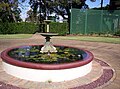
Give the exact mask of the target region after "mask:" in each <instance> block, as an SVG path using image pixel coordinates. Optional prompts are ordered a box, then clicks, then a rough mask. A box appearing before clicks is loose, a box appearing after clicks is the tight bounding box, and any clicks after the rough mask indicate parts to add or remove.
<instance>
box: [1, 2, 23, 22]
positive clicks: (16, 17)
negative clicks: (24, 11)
mask: <svg viewBox="0 0 120 89" xmlns="http://www.w3.org/2000/svg"><path fill="white" fill-rule="evenodd" d="M20 12H21V11H20V9H19V8H18V0H1V1H0V22H17V21H21V19H20Z"/></svg>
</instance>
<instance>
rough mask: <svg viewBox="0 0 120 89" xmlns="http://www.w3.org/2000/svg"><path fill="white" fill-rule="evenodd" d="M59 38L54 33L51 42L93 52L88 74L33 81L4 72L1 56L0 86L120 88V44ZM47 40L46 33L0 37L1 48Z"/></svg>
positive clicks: (11, 88)
mask: <svg viewBox="0 0 120 89" xmlns="http://www.w3.org/2000/svg"><path fill="white" fill-rule="evenodd" d="M57 38H59V37H57ZM57 38H56V37H53V39H52V42H53V43H54V44H56V45H68V46H75V47H80V48H84V49H86V50H89V51H91V52H92V53H93V54H94V56H95V59H94V61H93V69H92V71H91V72H90V73H89V74H88V75H86V76H84V77H81V78H77V79H74V80H71V81H64V82H58V83H53V82H52V83H49V82H45V83H43V82H32V81H27V80H23V79H19V78H16V77H13V76H11V75H8V74H7V73H5V71H4V70H3V69H2V60H1V59H0V89H22V88H27V89H68V88H71V89H93V88H97V89H120V84H119V82H120V44H110V43H97V42H84V41H75V40H61V39H57ZM44 41H45V40H44V37H41V36H39V35H38V34H35V35H33V36H32V37H31V38H29V39H0V52H2V51H3V50H5V49H6V48H10V47H14V46H20V45H28V44H29V45H30V44H43V43H44Z"/></svg>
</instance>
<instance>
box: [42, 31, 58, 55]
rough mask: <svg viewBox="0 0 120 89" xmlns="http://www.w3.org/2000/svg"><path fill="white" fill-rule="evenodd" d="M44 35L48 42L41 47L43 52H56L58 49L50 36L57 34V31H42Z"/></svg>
mask: <svg viewBox="0 0 120 89" xmlns="http://www.w3.org/2000/svg"><path fill="white" fill-rule="evenodd" d="M41 35H42V36H44V37H46V38H45V39H46V42H45V44H44V46H43V47H42V48H41V51H40V52H41V53H49V52H50V53H56V52H57V50H56V48H55V47H54V46H53V44H52V42H50V39H51V38H50V37H52V36H57V35H58V34H55V33H41Z"/></svg>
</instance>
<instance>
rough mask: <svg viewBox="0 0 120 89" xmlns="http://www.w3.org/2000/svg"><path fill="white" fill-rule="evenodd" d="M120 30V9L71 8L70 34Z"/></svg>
mask: <svg viewBox="0 0 120 89" xmlns="http://www.w3.org/2000/svg"><path fill="white" fill-rule="evenodd" d="M118 30H120V10H115V11H113V12H110V11H108V10H80V9H72V10H71V25H70V33H71V34H92V33H98V34H99V33H105V34H106V33H107V34H108V33H110V34H113V33H115V32H117V31H118Z"/></svg>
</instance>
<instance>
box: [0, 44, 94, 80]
mask: <svg viewBox="0 0 120 89" xmlns="http://www.w3.org/2000/svg"><path fill="white" fill-rule="evenodd" d="M40 46H41V45H40ZM21 47H25V46H20V47H14V48H9V49H6V50H5V51H3V52H2V53H1V58H2V63H3V68H4V70H5V71H6V72H7V73H8V74H10V75H13V76H15V77H18V78H21V79H25V80H30V81H38V82H46V81H52V82H61V81H67V80H72V79H75V78H78V77H82V76H85V75H86V74H88V73H89V72H90V71H91V69H92V60H93V54H92V53H91V52H89V51H87V50H83V49H80V48H75V47H68V46H57V47H68V48H73V49H77V50H82V51H83V52H84V53H85V55H84V57H83V59H82V60H77V61H74V62H69V63H60V64H59V63H53V64H52V63H51V64H48V63H32V62H26V61H20V60H16V59H15V58H13V57H11V56H10V55H9V52H11V51H12V50H14V49H16V48H21ZM43 55H44V54H43Z"/></svg>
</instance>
